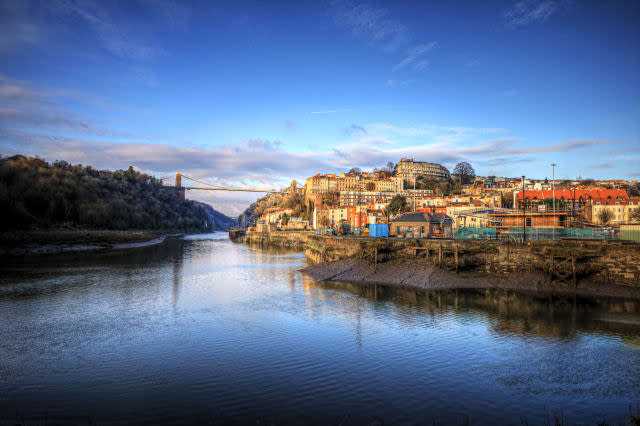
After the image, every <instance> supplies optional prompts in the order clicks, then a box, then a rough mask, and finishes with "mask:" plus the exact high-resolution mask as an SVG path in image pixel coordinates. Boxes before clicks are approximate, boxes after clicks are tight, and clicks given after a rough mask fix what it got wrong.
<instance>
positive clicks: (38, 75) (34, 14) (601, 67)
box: [0, 0, 640, 214]
mask: <svg viewBox="0 0 640 426" xmlns="http://www.w3.org/2000/svg"><path fill="white" fill-rule="evenodd" d="M639 21H640V5H639V4H638V3H637V2H615V1H611V2H596V1H593V2H591V1H585V2H582V1H580V2H579V1H564V0H562V1H561V0H559V1H550V0H544V1H534V0H526V1H516V2H514V1H496V2H476V1H469V2H433V4H431V3H429V2H418V1H416V2H376V1H371V2H360V1H324V2H323V1H309V2H304V1H299V2H241V1H238V2H205V1H197V2H185V1H175V2H172V1H152V0H145V1H142V0H138V1H122V2H117V1H115V2H108V1H74V0H67V1H62V0H51V1H41V2H39V1H5V0H0V34H1V38H0V55H2V61H1V62H0V152H1V153H2V154H3V155H9V154H13V153H24V154H28V155H40V156H41V157H43V158H46V159H48V160H55V159H66V160H68V161H71V162H74V163H82V164H91V165H94V166H95V167H100V168H111V169H114V168H126V167H128V166H129V165H133V166H135V167H137V168H138V169H140V170H142V171H145V172H149V173H152V174H156V175H157V176H164V175H167V174H169V173H171V172H175V171H182V172H184V173H185V174H187V175H190V176H193V177H197V178H201V179H206V180H208V181H210V182H213V183H220V184H226V185H230V186H262V187H264V188H271V187H274V186H275V187H277V186H281V185H283V184H286V182H288V181H289V180H290V179H292V178H295V179H298V180H303V179H304V178H305V177H307V176H309V175H312V174H315V173H316V172H334V171H340V170H345V169H349V168H350V167H352V166H358V167H361V168H363V169H371V168H373V167H377V166H382V165H384V164H386V162H387V161H397V160H399V159H400V157H402V156H411V157H414V158H415V159H416V160H425V161H434V162H440V163H442V164H444V165H445V166H447V167H449V168H453V166H454V165H455V164H456V162H458V161H468V162H470V163H471V164H472V165H473V166H474V167H475V169H476V172H477V173H478V174H481V175H489V174H492V175H501V176H519V175H522V174H525V175H527V176H532V177H537V178H544V177H547V176H548V177H550V176H551V168H550V167H549V164H550V163H551V162H555V163H557V164H558V167H557V169H556V173H557V175H558V176H559V177H560V178H574V177H576V176H582V177H593V178H613V177H619V178H627V179H637V178H638V177H640V82H639V78H640V77H639V76H640V48H639V44H640V43H639V42H640V27H639V26H638V25H637V23H638V22H639ZM189 195H190V196H193V197H194V198H199V199H202V200H204V201H208V202H210V203H211V204H212V205H213V206H214V207H216V208H219V209H220V210H222V211H224V212H226V213H229V214H237V213H238V212H240V211H241V210H242V209H244V208H245V207H246V206H247V204H248V203H249V202H250V201H251V200H253V199H255V197H256V196H255V195H251V194H229V193H209V192H206V193H202V192H200V193H195V192H191V193H189Z"/></svg>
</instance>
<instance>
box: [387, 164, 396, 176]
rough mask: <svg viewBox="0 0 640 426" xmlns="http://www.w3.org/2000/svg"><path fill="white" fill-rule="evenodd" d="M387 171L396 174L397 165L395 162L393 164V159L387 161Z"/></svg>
mask: <svg viewBox="0 0 640 426" xmlns="http://www.w3.org/2000/svg"><path fill="white" fill-rule="evenodd" d="M387 171H388V172H389V173H390V174H394V173H395V172H396V165H395V164H393V161H389V162H388V163H387Z"/></svg>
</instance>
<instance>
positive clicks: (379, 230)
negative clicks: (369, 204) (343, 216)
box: [369, 223, 389, 238]
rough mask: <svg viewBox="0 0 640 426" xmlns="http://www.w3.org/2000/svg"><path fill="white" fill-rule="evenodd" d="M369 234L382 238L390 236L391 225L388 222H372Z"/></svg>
mask: <svg viewBox="0 0 640 426" xmlns="http://www.w3.org/2000/svg"><path fill="white" fill-rule="evenodd" d="M369 236H370V237H373V238H382V237H388V236H389V225H387V224H386V223H378V224H373V223H372V224H370V225H369Z"/></svg>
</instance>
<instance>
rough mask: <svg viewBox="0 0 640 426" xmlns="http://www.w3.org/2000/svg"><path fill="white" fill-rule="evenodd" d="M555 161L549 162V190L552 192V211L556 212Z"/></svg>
mask: <svg viewBox="0 0 640 426" xmlns="http://www.w3.org/2000/svg"><path fill="white" fill-rule="evenodd" d="M556 166H557V164H556V163H551V170H552V172H551V173H552V177H551V192H552V194H553V212H554V213H555V212H556Z"/></svg>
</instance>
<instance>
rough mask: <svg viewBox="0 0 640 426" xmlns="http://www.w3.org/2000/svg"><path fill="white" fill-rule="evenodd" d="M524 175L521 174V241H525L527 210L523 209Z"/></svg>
mask: <svg viewBox="0 0 640 426" xmlns="http://www.w3.org/2000/svg"><path fill="white" fill-rule="evenodd" d="M524 192H525V189H524V175H522V242H523V243H526V242H527V219H526V217H527V211H526V210H525V204H524V199H525V198H524Z"/></svg>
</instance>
